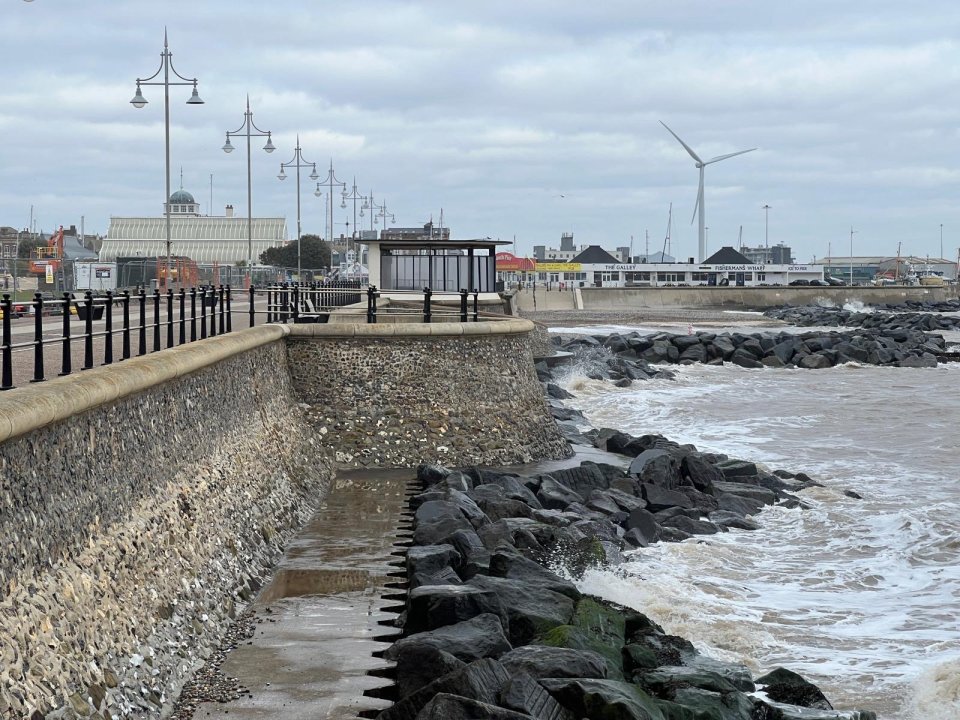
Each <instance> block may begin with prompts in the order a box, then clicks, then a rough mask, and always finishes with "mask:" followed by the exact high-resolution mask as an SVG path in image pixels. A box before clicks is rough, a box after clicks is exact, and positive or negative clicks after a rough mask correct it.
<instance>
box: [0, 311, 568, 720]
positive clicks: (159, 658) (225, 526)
mask: <svg viewBox="0 0 960 720" xmlns="http://www.w3.org/2000/svg"><path fill="white" fill-rule="evenodd" d="M441 325H442V324H437V325H433V326H430V325H426V326H420V325H413V324H410V325H393V326H384V327H380V328H377V329H376V330H371V329H368V326H366V325H356V326H350V325H341V326H339V327H338V328H337V330H338V332H336V333H329V332H325V331H324V330H321V328H325V327H332V326H320V325H317V326H313V327H308V326H280V325H271V326H265V327H259V328H252V329H248V330H244V331H240V332H235V333H230V334H228V335H224V336H219V337H217V338H210V339H208V340H204V341H201V342H197V343H192V344H190V345H185V346H182V347H179V348H176V349H171V350H167V351H164V352H162V353H156V354H153V355H148V356H144V357H140V358H135V359H132V360H127V361H124V362H122V363H117V364H115V365H112V366H107V367H102V368H96V369H93V370H89V371H86V372H84V373H81V374H79V375H74V376H71V377H64V378H58V379H56V380H51V381H48V382H45V383H40V384H36V385H32V386H29V387H24V388H17V389H15V390H12V391H9V392H8V393H5V394H3V395H0V476H2V480H0V511H2V512H0V548H2V554H0V588H2V590H0V637H2V638H3V642H2V644H0V653H2V658H0V668H2V671H3V672H2V675H0V717H4V718H6V717H15V718H20V717H30V716H31V715H33V716H35V717H38V718H39V717H44V716H46V717H74V716H78V717H98V716H99V717H111V716H120V717H155V716H157V715H159V714H162V713H165V712H167V711H168V710H169V707H170V704H171V701H172V700H173V697H174V696H175V694H176V692H177V689H178V688H179V687H180V685H181V684H182V682H183V681H184V680H185V679H186V678H188V677H189V676H190V675H191V674H192V673H193V672H194V671H195V670H196V669H197V667H198V666H200V665H201V664H203V662H204V661H205V659H206V658H208V657H209V656H210V654H211V653H213V652H214V651H215V648H216V647H217V646H218V644H219V640H220V638H222V637H223V634H224V632H225V629H226V627H227V626H228V625H229V624H230V622H231V621H232V618H234V617H235V616H236V615H237V614H238V613H239V612H240V611H241V610H242V608H243V607H244V606H245V605H246V603H248V602H249V601H250V600H251V599H252V598H253V597H254V596H255V595H256V593H257V592H258V591H259V589H260V587H261V586H262V584H263V582H264V579H265V578H266V576H267V574H268V573H269V571H270V568H271V567H272V566H273V565H274V564H275V562H276V560H277V559H278V558H279V556H280V554H281V552H282V549H283V546H284V544H285V542H286V541H287V539H288V538H289V537H290V536H291V535H292V533H293V532H294V531H295V529H296V528H298V527H300V526H302V524H303V523H304V521H305V520H306V519H307V518H308V517H310V516H311V514H312V513H313V512H314V510H315V509H316V508H317V507H318V506H319V504H320V503H321V502H322V501H323V498H324V496H325V492H326V489H327V487H328V485H329V482H330V477H331V475H332V471H333V468H334V467H336V466H352V465H362V464H364V463H363V462H361V460H363V461H365V462H368V463H371V464H373V463H378V464H381V465H388V466H402V465H404V464H408V465H409V464H410V463H413V462H414V460H413V457H414V455H413V451H414V449H417V450H418V451H419V452H418V453H417V454H416V458H417V459H419V458H420V457H422V456H423V453H426V455H427V456H428V457H437V458H439V457H444V456H445V457H447V458H457V459H459V460H460V461H462V460H464V459H466V458H476V460H475V461H477V462H489V461H492V460H494V459H496V460H497V461H499V462H518V461H522V460H528V459H536V458H539V457H557V456H562V455H564V454H567V453H568V452H569V448H568V446H567V444H566V442H565V441H564V440H563V438H562V436H561V435H560V432H559V430H558V429H557V428H556V426H555V424H554V423H553V421H552V418H551V416H550V414H549V411H548V409H547V407H546V404H545V402H544V400H543V397H542V394H541V392H540V385H539V383H538V381H537V378H536V374H535V372H534V370H533V365H532V354H531V351H530V348H529V345H528V344H527V339H526V338H527V335H528V334H529V333H530V331H531V330H532V328H533V326H532V324H531V323H529V322H527V321H518V320H505V321H503V322H501V323H493V322H491V323H473V324H469V325H468V324H464V325H460V324H459V323H455V324H452V325H453V326H455V327H446V328H444V327H441ZM474 327H475V328H476V329H467V328H474ZM311 402H313V403H315V407H312V406H311V405H310V403H311ZM504 408H506V414H504ZM495 409H496V410H497V412H494V410H495ZM343 416H349V419H351V420H352V422H351V423H349V424H344V425H343V426H337V425H336V424H335V423H338V422H341V420H342V417H343ZM327 418H329V419H330V420H331V422H327V421H326V419H327ZM380 448H389V449H388V450H387V449H385V450H383V451H382V452H380V451H379V450H378V449H380ZM444 448H446V450H444Z"/></svg>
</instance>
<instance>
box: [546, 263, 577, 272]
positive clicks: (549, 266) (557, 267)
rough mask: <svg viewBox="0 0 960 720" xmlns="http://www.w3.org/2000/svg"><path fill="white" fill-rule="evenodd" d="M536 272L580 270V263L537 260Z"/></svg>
mask: <svg viewBox="0 0 960 720" xmlns="http://www.w3.org/2000/svg"><path fill="white" fill-rule="evenodd" d="M537 272H581V270H580V263H565V262H564V263H551V262H538V263H537Z"/></svg>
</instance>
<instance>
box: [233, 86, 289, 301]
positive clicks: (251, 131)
mask: <svg viewBox="0 0 960 720" xmlns="http://www.w3.org/2000/svg"><path fill="white" fill-rule="evenodd" d="M231 135H233V136H236V137H241V136H246V138H247V287H250V286H251V285H252V284H253V189H252V187H253V185H252V181H251V174H250V138H251V137H266V138H267V144H266V145H264V146H263V149H264V150H265V151H266V152H268V153H272V152H273V151H274V150H276V147H274V145H273V138H272V137H271V136H270V131H269V130H267V131H263V130H261V129H260V128H258V127H257V126H256V125H254V124H253V113H252V112H251V111H250V96H249V95H247V111H246V112H245V113H244V114H243V125H241V126H240V127H239V128H237V129H236V130H228V131H227V141H226V142H225V143H224V144H223V151H224V152H225V153H231V152H233V145H231V144H230V136H231ZM297 242H298V243H299V240H298V241H297ZM298 246H299V245H298Z"/></svg>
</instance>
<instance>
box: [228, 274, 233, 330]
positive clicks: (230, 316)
mask: <svg viewBox="0 0 960 720" xmlns="http://www.w3.org/2000/svg"><path fill="white" fill-rule="evenodd" d="M227 332H233V304H232V296H231V293H230V286H229V285H227Z"/></svg>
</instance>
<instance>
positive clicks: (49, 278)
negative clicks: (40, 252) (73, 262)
mask: <svg viewBox="0 0 960 720" xmlns="http://www.w3.org/2000/svg"><path fill="white" fill-rule="evenodd" d="M46 280H47V284H51V283H53V265H51V264H50V263H47V278H46Z"/></svg>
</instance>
